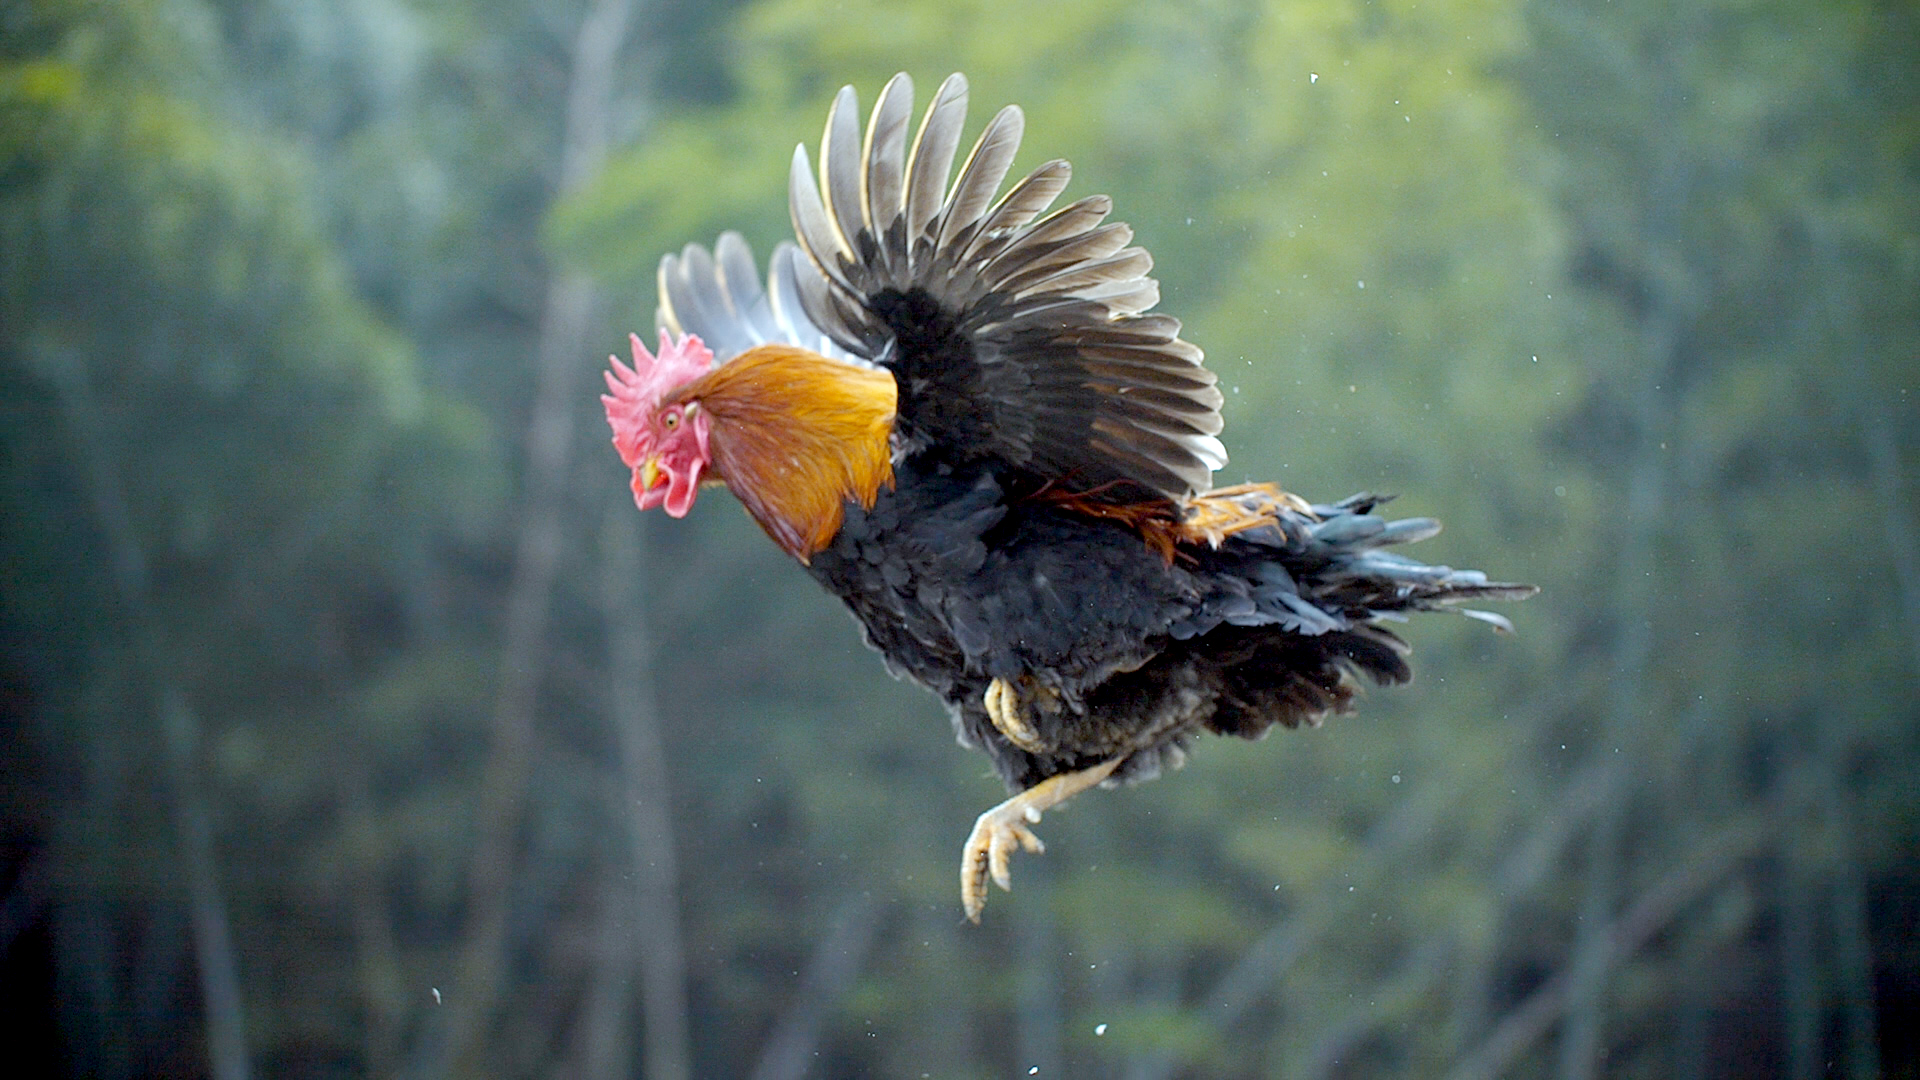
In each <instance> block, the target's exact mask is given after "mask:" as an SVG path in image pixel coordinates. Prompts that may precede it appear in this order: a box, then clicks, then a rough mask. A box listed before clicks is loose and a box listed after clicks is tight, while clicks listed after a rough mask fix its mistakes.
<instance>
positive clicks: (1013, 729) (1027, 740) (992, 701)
mask: <svg viewBox="0 0 1920 1080" xmlns="http://www.w3.org/2000/svg"><path fill="white" fill-rule="evenodd" d="M984 704H985V705H986V708H987V718H988V719H990V720H992V721H993V726H994V727H996V728H998V729H1000V734H1002V735H1005V736H1006V737H1007V741H1008V742H1010V743H1012V744H1013V745H1015V746H1017V747H1019V748H1020V749H1022V750H1025V751H1026V752H1027V753H1029V754H1038V753H1040V752H1041V751H1042V750H1044V749H1046V744H1044V743H1042V742H1041V741H1040V732H1039V731H1038V730H1037V729H1035V728H1034V726H1033V725H1032V724H1031V723H1029V722H1028V721H1027V717H1026V712H1025V710H1023V709H1022V708H1021V707H1020V694H1019V692H1018V691H1016V690H1015V689H1014V688H1013V684H1012V683H1009V682H1008V681H1007V680H1005V679H995V680H993V682H992V683H990V684H989V685H988V686H987V696H986V700H985V702H984Z"/></svg>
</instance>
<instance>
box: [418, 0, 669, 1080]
mask: <svg viewBox="0 0 1920 1080" xmlns="http://www.w3.org/2000/svg"><path fill="white" fill-rule="evenodd" d="M632 11H633V0H595V2H594V4H593V6H592V7H591V8H590V9H589V10H588V12H587V15H586V17H585V18H584V19H582V20H581V24H580V29H579V31H578V33H577V34H576V36H575V39H574V47H573V54H572V56H573V66H572V72H571V76H570V79H571V81H570V83H569V85H568V94H567V114H566V116H567V119H566V134H565V137H564V139H563V141H562V143H561V164H560V177H559V191H560V192H566V191H570V190H572V189H574V188H575V187H577V186H579V185H580V184H581V183H582V182H583V181H584V180H586V179H587V178H588V177H589V176H591V175H592V174H593V172H594V171H595V170H596V169H597V168H598V167H599V165H600V162H601V161H602V160H603V159H604V158H605V155H606V149H607V143H608V138H609V136H608V120H609V113H610V111H611V100H612V95H613V85H614V73H615V59H616V57H617V55H618V52H619V49H620V46H621V43H622V42H623V41H624V40H625V39H626V36H627V25H628V22H629V19H630V17H631V15H632ZM596 304H597V297H596V295H595V289H594V286H593V284H592V282H591V281H590V280H589V279H588V278H587V276H586V275H584V274H581V273H578V272H574V271H565V270H562V271H558V272H556V273H555V275H554V277H553V279H552V281H551V282H550V283H549V285H548V288H547V299H546V306H545V309H544V311H543V314H542V316H541V322H540V341H539V346H538V349H537V355H536V360H535V365H536V366H535V372H534V375H535V390H534V401H533V411H532V416H531V418H530V420H529V421H528V429H527V472H526V486H525V490H524V492H523V495H522V497H523V502H524V509H523V511H522V516H521V525H520V534H519V538H518V542H517V544H516V549H515V555H514V565H513V577H512V580H511V582H510V584H509V586H508V590H507V605H506V614H505V620H504V625H503V628H502V638H503V643H502V646H501V656H500V686H499V690H498V695H499V696H498V698H497V700H496V702H495V706H494V714H493V722H492V725H491V740H490V746H489V754H488V758H487V763H486V767H485V771H484V773H483V775H482V777H481V782H480V783H481V786H480V795H479V806H478V808H477V810H476V813H475V835H476V840H475V849H474V854H473V862H472V866H471V868H470V871H469V874H468V885H467V899H468V904H469V913H468V917H467V928H466V933H465V935H464V940H463V941H462V943H461V946H460V950H459V955H458V959H457V961H456V967H455V971H454V978H453V980H452V983H451V989H452V992H451V994H450V995H448V996H447V998H446V1001H445V1009H444V1011H443V1013H441V1014H438V1015H440V1016H441V1017H442V1018H443V1023H444V1027H443V1028H442V1032H441V1037H440V1039H439V1040H437V1043H438V1045H435V1046H429V1047H428V1048H427V1051H428V1053H429V1054H430V1055H433V1057H436V1058H437V1059H438V1060H431V1059H430V1065H429V1068H428V1074H429V1075H444V1074H446V1073H447V1072H448V1071H449V1068H452V1069H457V1070H458V1072H459V1073H460V1074H461V1075H470V1076H484V1075H490V1074H491V1073H492V1072H493V1070H494V1064H493V1063H492V1062H491V1061H490V1060H489V1054H488V1048H487V1033H488V1031H489V1030H490V1029H491V1026H492V1022H493V1017H494V1013H495V1011H496V1009H497V1008H498V1006H499V1003H500V1000H501V998H502V996H503V990H504V987H503V986H502V985H501V973H502V968H503V965H504V961H505V959H506V947H507V913H508V900H509V894H510V888H509V887H510V885H511V881H512V877H513V868H514V861H515V860H514V856H515V854H516V852H517V850H518V847H519V836H520V819H521V816H522V814H523V812H524V806H525V801H526V784H527V771H528V763H529V760H530V758H531V756H532V749H533V741H534V739H533V736H534V716H535V713H536V709H537V705H538V697H539V688H540V681H541V674H542V672H543V671H544V669H545V659H546V657H545V651H546V634H547V623H548V616H549V604H550V600H551V592H552V589H553V582H554V576H555V572H556V570H557V568H558V566H559V562H560V554H561V550H562V547H563V543H564V536H563V523H562V521H561V508H562V505H563V503H564V501H565V494H566V475H567V466H568V458H569V456H570V451H571V448H572V445H573V441H574V419H575V416H576V414H577V410H578V409H579V408H580V407H581V403H582V402H586V401H591V400H592V397H591V394H590V392H589V388H588V378H587V376H588V374H589V372H588V370H587V368H586V367H585V365H583V364H582V363H581V362H580V359H581V357H582V356H583V355H584V354H585V350H586V342H587V338H588V330H589V327H590V326H591V323H592V318H593V312H594V308H595V306H596Z"/></svg>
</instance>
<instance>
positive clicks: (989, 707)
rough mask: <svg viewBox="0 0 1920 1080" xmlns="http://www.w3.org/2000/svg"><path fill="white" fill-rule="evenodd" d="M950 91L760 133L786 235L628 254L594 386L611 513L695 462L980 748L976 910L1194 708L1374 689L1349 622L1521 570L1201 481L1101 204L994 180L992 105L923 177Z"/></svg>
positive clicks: (1163, 325) (952, 107)
mask: <svg viewBox="0 0 1920 1080" xmlns="http://www.w3.org/2000/svg"><path fill="white" fill-rule="evenodd" d="M966 105H967V83H966V80H965V79H963V78H962V77H961V76H959V75H954V76H951V77H950V78H948V79H947V80H946V82H944V83H943V84H941V86H940V89H939V91H938V92H937V93H935V95H934V98H933V101H932V103H931V104H930V105H929V106H928V108H927V110H926V113H925V114H924V117H923V119H922V120H921V123H920V126H919V128H918V129H917V132H916V133H915V134H914V135H913V136H912V138H911V139H909V137H908V130H909V126H910V120H911V113H912V108H913V84H912V81H911V80H910V79H908V77H907V76H906V75H904V74H901V75H896V76H894V78H893V79H892V81H890V82H888V83H887V85H886V87H885V89H883V90H882V91H881V93H880V98H879V100H878V102H877V103H876V104H875V105H874V109H873V113H872V115H871V118H870V119H869V121H868V124H867V127H866V130H865V132H864V134H863V133H862V131H861V129H860V123H859V118H858V115H857V108H858V106H857V103H856V99H855V96H854V91H853V88H852V87H846V88H843V89H842V90H841V91H840V93H839V94H838V95H837V96H836V97H835V98H834V101H833V105H832V107H831V109H830V110H829V112H828V116H827V125H826V132H825V135H824V136H823V137H822V139H821V144H820V162H819V173H818V180H817V181H816V179H815V174H814V169H813V167H812V163H811V162H810V161H809V159H808V156H807V152H806V148H805V147H804V146H802V147H799V148H796V149H795V151H794V158H793V169H792V172H791V174H790V177H789V187H788V191H789V205H790V208H791V212H792V215H793V225H794V232H795V234H796V236H797V239H798V244H797V245H795V244H786V243H783V244H781V245H780V246H779V247H778V248H777V249H775V251H774V253H773V257H772V260H771V262H770V263H769V265H768V270H767V278H766V281H765V284H764V285H763V284H762V281H761V278H760V274H759V271H758V269H757V268H756V266H755V265H754V261H753V256H752V253H751V252H750V251H749V250H748V248H747V245H746V243H745V242H744V241H743V240H741V238H740V237H739V236H738V235H737V234H734V233H726V234H723V235H722V236H721V237H720V239H719V242H718V243H716V244H715V245H714V248H713V251H712V252H711V253H709V252H708V251H707V250H706V249H705V248H702V247H700V246H698V245H694V244H690V245H688V246H687V247H686V248H685V250H684V251H682V252H681V254H679V255H677V256H676V255H668V256H666V257H665V258H664V259H662V260H661V264H660V277H659V283H660V308H659V312H658V318H657V321H658V323H659V326H660V339H659V351H658V352H657V353H655V352H649V351H648V350H647V349H646V347H645V346H644V345H643V344H642V342H641V340H640V339H639V337H638V336H635V337H634V338H633V340H632V348H633V366H632V367H628V366H627V365H625V364H623V363H621V362H620V361H619V360H618V359H615V360H614V361H613V370H612V371H610V372H609V373H608V375H607V385H608V390H609V392H608V394H607V395H606V396H605V397H604V398H603V401H604V402H605V403H606V407H607V419H608V422H609V423H610V424H611V425H612V427H613V431H614V440H613V441H614V445H615V447H616V449H618V451H619V453H620V457H621V460H622V461H623V462H625V464H626V465H627V466H628V467H629V468H631V469H632V470H633V493H634V497H635V499H636V500H637V501H638V503H639V505H640V507H641V508H642V509H646V508H649V507H653V506H660V507H662V508H664V509H665V510H666V512H667V513H668V514H670V515H672V516H674V517H681V516H684V515H685V514H686V513H687V511H688V509H689V508H690V507H691V506H692V504H693V501H694V499H695V497H696V495H697V493H698V489H699V487H700V485H702V484H703V483H710V482H718V483H722V484H725V485H726V486H727V487H728V488H729V489H730V490H732V491H733V493H734V494H735V495H736V496H737V497H738V498H739V499H740V501H741V503H742V505H744V506H745V507H746V509H747V512H748V513H749V514H750V515H751V516H752V517H753V519H754V520H755V521H757V522H758V523H759V524H760V526H761V528H763V529H764V530H765V531H766V533H767V535H768V536H769V537H771V538H772V539H773V541H774V543H776V544H778V545H780V547H781V548H782V549H784V550H785V551H786V552H787V553H788V554H790V555H792V556H793V557H794V558H796V559H798V560H799V561H800V562H801V563H802V564H804V565H805V567H806V569H807V571H808V573H810V574H812V575H813V577H814V578H815V580H817V581H819V582H820V583H821V584H822V585H824V586H825V587H826V588H827V589H828V590H830V591H831V592H833V593H834V594H835V595H837V596H839V597H840V598H841V599H842V600H843V601H845V603H846V604H847V606H848V607H849V608H850V609H851V610H852V611H853V614H854V616H855V617H856V618H857V619H858V620H859V621H860V623H861V625H862V626H863V627H865V629H866V637H867V641H868V643H869V644H871V645H872V646H873V647H874V648H875V649H877V650H879V652H880V653H881V654H882V655H883V656H884V657H885V658H886V661H887V665H888V667H889V668H890V669H891V670H893V671H894V672H896V673H897V674H902V675H905V676H908V677H910V678H912V679H914V680H915V681H917V682H919V683H920V684H921V685H923V686H925V687H927V689H929V690H931V691H932V692H933V693H935V694H936V695H938V696H939V697H940V698H941V700H943V701H944V702H946V704H947V708H948V710H949V711H950V712H951V714H952V716H953V723H954V728H955V731H956V732H957V733H958V735H959V738H960V741H961V742H962V743H963V744H965V745H967V746H970V747H977V748H979V749H982V750H985V751H986V753H987V754H988V755H989V756H990V757H991V758H992V759H993V762H994V766H995V768H996V769H997V771H998V772H999V774H1000V776H1001V778H1002V779H1003V780H1005V781H1006V783H1007V786H1008V789H1009V790H1010V791H1011V792H1012V797H1010V798H1009V799H1007V800H1006V801H1005V802H1003V803H1001V804H999V805H998V806H996V807H994V808H992V809H990V810H988V811H987V812H986V813H984V814H982V815H980V818H979V820H978V821H977V822H975V824H974V828H973V832H972V834H971V835H970V836H969V837H968V839H967V842H966V845H965V848H964V850H963V853H962V862H961V901H962V905H963V907H964V909H965V911H966V914H967V917H968V918H970V919H973V920H975V921H978V919H979V915H980V910H981V906H982V905H983V904H984V903H985V902H986V883H987V881H988V879H989V878H991V879H992V880H994V881H996V882H997V883H998V884H999V885H1000V886H1001V887H1002V888H1007V887H1008V886H1009V882H1010V877H1009V865H1008V864H1009V860H1010V858H1011V856H1012V853H1013V850H1014V848H1015V847H1016V846H1018V847H1024V848H1025V849H1026V850H1028V851H1033V852H1037V851H1039V850H1041V845H1040V841H1039V838H1038V837H1037V836H1035V835H1034V833H1033V830H1032V825H1033V824H1035V823H1037V822H1038V821H1039V820H1040V815H1041V812H1042V811H1045V810H1047V809H1050V808H1051V807H1054V806H1057V805H1059V804H1060V803H1061V802H1063V801H1064V800H1066V799H1068V798H1070V797H1072V796H1073V795H1075V794H1077V793H1079V792H1081V791H1084V790H1086V789H1087V788H1089V787H1092V786H1094V785H1096V784H1101V783H1114V782H1118V781H1123V780H1137V779H1145V778H1148V777H1151V776H1154V775H1157V774H1158V773H1159V772H1160V771H1161V770H1162V769H1163V768H1166V767H1168V766H1175V765H1178V764H1179V763H1180V762H1181V760H1182V759H1183V756H1184V751H1185V747H1186V746H1187V744H1188V743H1189V741H1190V740H1191V739H1192V738H1193V737H1194V736H1196V735H1198V734H1199V733H1201V732H1209V731H1210V732H1216V733H1220V734H1230V735H1239V736H1243V737H1253V736H1257V735H1260V734H1262V733H1263V732H1265V731H1267V730H1268V729H1269V728H1271V727H1272V726H1273V725H1276V724H1278V725H1282V726H1285V727H1295V726H1298V725H1300V724H1303V723H1305V724H1314V723H1317V722H1319V720H1320V719H1321V718H1322V717H1324V716H1326V715H1327V714H1328V713H1331V712H1339V711H1344V710H1345V709H1347V708H1348V707H1349V703H1350V700H1351V698H1352V696H1353V692H1354V684H1355V677H1356V676H1357V675H1365V676H1366V677H1368V678H1371V679H1372V680H1373V681H1375V682H1380V683H1399V682H1405V681H1406V680H1407V679H1409V678H1410V677H1411V672H1410V670H1409V669H1408V667H1407V663H1406V659H1405V657H1406V653H1407V646H1406V645H1405V643H1404V642H1402V641H1401V639H1400V638H1399V637H1398V636H1396V635H1395V634H1394V633H1393V632H1392V631H1390V630H1388V629H1386V628H1385V627H1384V626H1383V625H1382V623H1383V622H1384V621H1387V620H1393V619H1397V618H1399V617H1401V615H1402V613H1404V612H1407V611H1415V610H1433V609H1437V608H1439V607H1442V606H1444V605H1449V604H1454V603H1457V602H1460V601H1464V600H1476V599H1481V600H1511V599H1519V598H1521V597H1524V596H1527V595H1530V594H1531V593H1532V592H1533V591H1534V590H1533V588H1532V587H1531V586H1526V585H1512V584H1503V583H1497V582H1489V581H1488V580H1487V579H1486V576H1485V575H1483V574H1481V573H1479V572H1477V571H1467V570H1451V569H1448V568H1446V567H1443V566H1428V565H1426V564H1423V563H1419V562H1415V561H1413V560H1411V559H1408V558H1405V557H1403V556H1399V555H1396V554H1393V553H1391V552H1389V551H1387V550H1386V548H1388V547H1389V546H1391V545H1394V544H1400V543H1406V542H1409V541H1413V540H1419V539H1423V538H1425V537H1428V536H1431V535H1432V534H1433V533H1435V532H1437V531H1438V529H1439V526H1438V524H1437V523H1435V522H1433V521H1430V520H1427V519H1410V520H1402V521H1394V522H1388V521H1385V520H1383V519H1381V518H1378V517H1375V516H1374V515H1373V513H1372V511H1373V510H1374V508H1375V507H1376V506H1377V505H1378V503H1379V502H1380V500H1379V499H1377V498H1375V497H1372V496H1368V495H1356V496H1353V497H1351V498H1348V499H1346V500H1343V501H1341V502H1337V503H1332V504H1327V505H1316V504H1310V503H1308V502H1306V501H1305V500H1303V499H1300V498H1299V497H1297V496H1294V495H1291V494H1288V493H1286V492H1283V491H1281V490H1280V489H1279V488H1277V487H1275V486H1273V485H1269V484H1249V485H1242V486H1239V487H1232V488H1224V489H1211V480H1212V474H1213V472H1214V471H1215V470H1217V469H1219V468H1221V467H1222V466H1224V465H1225V464H1226V451H1225V448H1224V447H1223V446H1222V445H1221V443H1220V440H1219V438H1218V436H1219V434H1220V429H1221V421H1220V404H1221V396H1220V391H1219V389H1218V387H1217V386H1216V385H1215V379H1214V376H1213V374H1212V373H1211V372H1209V371H1208V370H1207V369H1206V368H1205V367H1204V366H1203V364H1202V355H1201V352H1200V350H1199V349H1198V348H1197V347H1195V346H1194V345H1192V344H1190V343H1188V342H1186V341H1183V340H1181V338H1180V336H1179V334H1180V323H1179V321H1178V320H1176V319H1174V318H1172V317H1171V316H1168V315H1164V314H1158V313H1150V309H1151V308H1152V307H1153V306H1154V304H1155V303H1156V302H1158V300H1159V287H1158V285H1157V284H1156V283H1155V282H1154V280H1153V279H1152V278H1150V277H1148V276H1147V273H1148V270H1149V269H1150V268H1151V265H1152V259H1151V258H1150V257H1149V256H1148V255H1147V253H1146V252H1145V251H1144V250H1142V249H1140V248H1138V247H1133V246H1131V243H1132V239H1133V233H1132V230H1131V229H1129V228H1128V227H1127V226H1125V225H1121V224H1118V223H1111V222H1107V221H1106V217H1107V214H1108V213H1109V212H1110V210H1111V201H1110V200H1109V199H1107V198H1106V197H1105V196H1101V195H1095V196H1089V197H1087V198H1084V199H1081V200H1079V201H1077V202H1073V203H1070V204H1068V205H1067V206H1065V207H1062V208H1060V209H1058V210H1055V211H1053V212H1052V213H1047V212H1046V211H1047V209H1048V207H1050V206H1051V205H1052V204H1053V202H1054V201H1055V199H1056V198H1057V197H1058V196H1059V195H1060V193H1061V191H1062V190H1064V188H1065V187H1066V184H1067V179H1068V176H1069V174H1070V172H1071V170H1070V168H1069V166H1068V165H1067V163H1066V162H1064V161H1050V162H1048V163H1046V164H1044V165H1041V166H1040V167H1039V168H1037V169H1035V170H1034V171H1033V172H1032V173H1030V174H1029V175H1028V176H1027V177H1026V178H1025V179H1023V180H1020V181H1018V182H1017V183H1015V184H1014V185H1013V186H1012V187H1011V188H1008V189H1007V191H1006V192H1005V193H1004V194H1001V191H1000V189H1001V187H1002V185H1003V183H1004V181H1005V180H1006V176H1007V172H1008V169H1009V167H1010V166H1011V164H1012V161H1013V156H1014V152H1015V151H1016V150H1017V149H1018V148H1019V144H1020V138H1021V134H1022V130H1023V127H1024V118H1023V116H1022V114H1021V112H1020V110H1019V109H1018V108H1017V107H1015V106H1008V107H1007V108H1005V109H1002V110H1001V111H1000V112H999V113H998V114H997V115H996V116H995V117H994V118H993V119H992V120H991V121H990V122H989V123H988V125H987V127H986V130H985V131H984V132H983V133H982V134H981V135H980V136H979V138H978V140H977V141H976V142H975V144H974V147H973V149H972V151H971V152H970V153H969V154H968V155H967V156H966V158H965V159H964V160H963V161H962V162H961V163H960V165H959V167H958V173H957V175H955V172H954V168H955V166H954V160H955V158H956V157H957V156H958V150H959V147H960V142H961V139H960V136H961V129H962V126H963V125H964V123H965V119H966ZM950 177H951V182H949V179H950ZM1042 215H1045V216H1042ZM1472 614H1474V615H1476V616H1479V617H1482V618H1485V619H1488V620H1489V621H1492V622H1494V623H1495V624H1496V625H1503V624H1504V620H1501V619H1500V618H1499V617H1498V616H1494V615H1489V614H1487V613H1484V612H1472Z"/></svg>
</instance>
